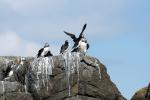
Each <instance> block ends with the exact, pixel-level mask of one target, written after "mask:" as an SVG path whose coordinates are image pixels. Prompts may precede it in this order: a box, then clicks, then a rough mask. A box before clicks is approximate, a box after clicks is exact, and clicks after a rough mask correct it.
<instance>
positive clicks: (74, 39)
mask: <svg viewBox="0 0 150 100" xmlns="http://www.w3.org/2000/svg"><path fill="white" fill-rule="evenodd" d="M64 33H65V34H67V35H69V36H70V37H71V38H72V39H73V41H74V42H75V41H76V39H77V38H76V36H75V35H74V34H72V33H68V32H66V31H64Z"/></svg>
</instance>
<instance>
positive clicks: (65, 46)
mask: <svg viewBox="0 0 150 100" xmlns="http://www.w3.org/2000/svg"><path fill="white" fill-rule="evenodd" d="M68 47H69V42H68V40H66V41H65V44H63V45H62V46H61V49H60V54H63V53H65V52H66V51H67V49H68Z"/></svg>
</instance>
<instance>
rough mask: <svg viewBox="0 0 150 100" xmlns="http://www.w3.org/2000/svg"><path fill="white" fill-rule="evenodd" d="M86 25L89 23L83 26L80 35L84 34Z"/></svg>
mask: <svg viewBox="0 0 150 100" xmlns="http://www.w3.org/2000/svg"><path fill="white" fill-rule="evenodd" d="M86 26H87V24H84V26H83V28H82V31H81V33H80V36H79V37H81V35H82V34H83V32H84V30H85V29H86Z"/></svg>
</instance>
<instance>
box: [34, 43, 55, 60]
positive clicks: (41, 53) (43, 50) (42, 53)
mask: <svg viewBox="0 0 150 100" xmlns="http://www.w3.org/2000/svg"><path fill="white" fill-rule="evenodd" d="M49 56H53V54H52V53H51V51H50V46H49V44H48V43H45V45H44V47H43V48H41V49H40V50H39V51H38V54H37V58H39V57H49Z"/></svg>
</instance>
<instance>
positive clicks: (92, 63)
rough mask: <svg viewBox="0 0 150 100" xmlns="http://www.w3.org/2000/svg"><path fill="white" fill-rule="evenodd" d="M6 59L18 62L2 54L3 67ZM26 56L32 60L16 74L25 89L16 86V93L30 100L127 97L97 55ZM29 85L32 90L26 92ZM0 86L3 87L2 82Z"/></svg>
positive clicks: (119, 98) (103, 99)
mask: <svg viewBox="0 0 150 100" xmlns="http://www.w3.org/2000/svg"><path fill="white" fill-rule="evenodd" d="M5 59H9V60H13V61H14V60H15V59H17V57H0V66H1V69H4V68H3V67H4V66H3V63H4V60H5ZM26 59H27V62H28V63H27V64H26V65H24V66H22V67H21V68H20V69H19V70H17V71H18V72H17V71H16V74H17V77H16V76H15V75H14V77H15V81H16V82H17V83H16V84H20V86H21V87H20V89H21V90H20V91H19V90H17V89H16V91H15V94H18V95H20V94H21V95H22V96H24V98H25V97H26V98H29V100H32V99H35V100H125V98H124V97H123V96H122V95H121V93H120V92H119V90H118V89H117V87H116V85H115V84H114V83H113V82H112V81H111V80H110V77H109V75H108V74H107V69H106V67H105V66H104V65H103V64H102V63H101V62H100V61H99V60H98V59H96V58H93V57H90V56H86V55H82V54H76V53H72V54H70V53H67V54H64V55H58V56H53V57H47V58H42V57H41V58H32V57H31V58H26ZM0 71H1V70H0ZM2 73H3V72H2ZM22 76H23V77H22ZM2 79H3V78H2ZM10 83H11V82H10ZM25 86H26V87H27V91H28V93H26V92H25V88H24V87H25ZM0 88H1V89H2V86H1V85H0ZM18 91H19V92H18ZM7 93H9V96H10V94H11V93H12V95H14V94H13V93H14V92H9V91H8V92H5V94H7ZM19 93H20V94H19ZM1 94H3V92H1ZM16 98H17V97H16ZM7 100H11V99H7ZM14 100H17V99H14ZM18 100H19V99H18ZM24 100H25V99H24ZM26 100H28V99H26Z"/></svg>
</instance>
